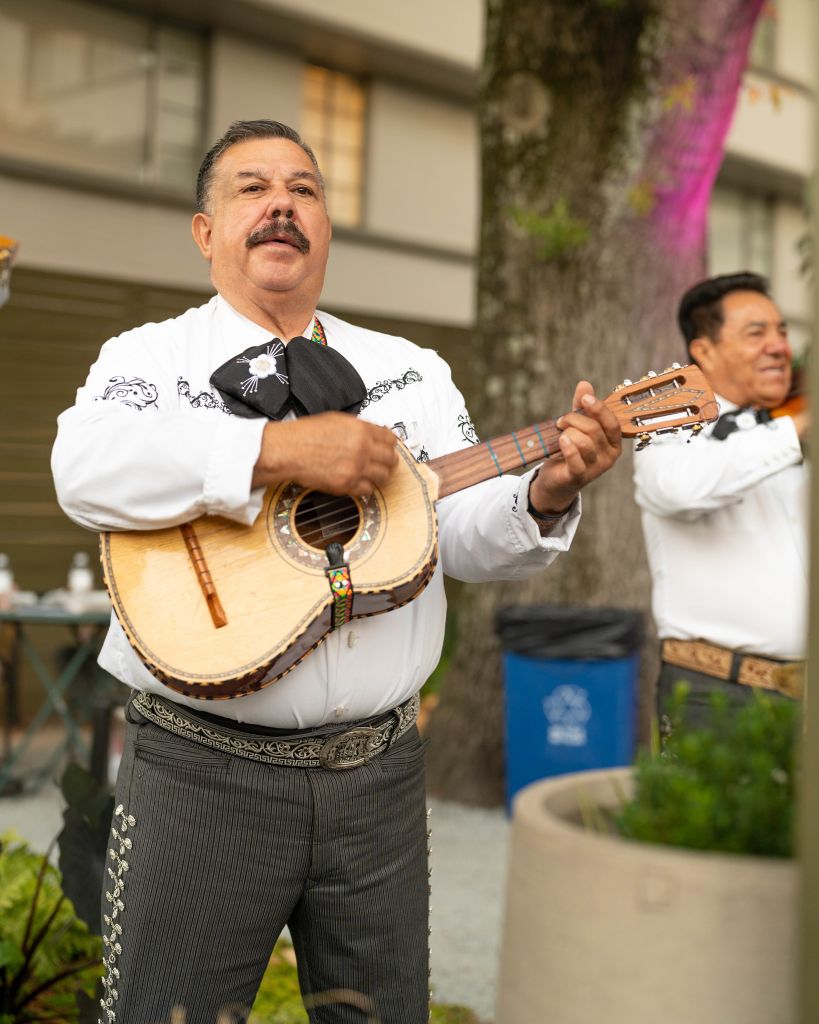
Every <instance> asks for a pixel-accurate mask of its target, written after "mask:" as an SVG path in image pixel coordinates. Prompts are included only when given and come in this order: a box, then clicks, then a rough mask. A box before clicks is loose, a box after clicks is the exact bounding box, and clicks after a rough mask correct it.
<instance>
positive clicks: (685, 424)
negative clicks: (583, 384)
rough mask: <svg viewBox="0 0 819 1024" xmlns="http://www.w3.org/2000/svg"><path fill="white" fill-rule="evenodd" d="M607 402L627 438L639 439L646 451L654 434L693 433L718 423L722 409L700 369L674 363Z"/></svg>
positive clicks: (627, 386) (620, 387) (619, 388)
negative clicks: (716, 421) (712, 423)
mask: <svg viewBox="0 0 819 1024" xmlns="http://www.w3.org/2000/svg"><path fill="white" fill-rule="evenodd" d="M603 401H604V402H605V403H606V405H607V406H608V407H609V409H611V410H612V412H613V413H614V415H615V416H616V417H617V419H618V421H619V423H620V428H621V429H622V431H623V437H637V438H639V440H640V444H639V445H638V446H637V450H638V451H639V449H640V448H644V447H645V446H646V445H647V444H648V443H649V441H650V440H651V438H650V435H651V434H663V433H668V432H669V431H674V430H679V429H680V428H682V429H684V430H691V431H692V432H693V433H698V432H699V431H700V430H702V424H703V423H708V422H710V421H711V420H713V419H716V417H717V415H718V413H719V409H718V407H717V402H716V399H715V398H714V392H713V391H712V390H711V386H710V384H709V383H708V381H707V380H706V379H705V377H704V375H703V372H702V370H701V369H700V368H699V367H698V366H694V365H693V364H692V365H689V366H680V365H679V363H673V364H672V365H671V366H670V367H669V369H667V370H664V371H663V372H662V373H654V372H652V371H649V373H648V374H647V375H646V376H645V377H643V378H642V379H641V380H638V381H636V382H634V383H633V382H632V381H630V380H626V381H624V382H623V383H622V384H620V385H618V386H617V387H616V388H615V389H614V391H612V393H611V394H610V395H609V396H608V397H607V398H605V399H603Z"/></svg>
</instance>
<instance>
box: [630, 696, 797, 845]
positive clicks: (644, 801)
mask: <svg viewBox="0 0 819 1024" xmlns="http://www.w3.org/2000/svg"><path fill="white" fill-rule="evenodd" d="M686 699H687V687H685V686H684V685H682V686H680V687H678V688H677V691H675V694H674V702H673V707H672V712H671V716H670V717H671V721H672V731H671V735H670V737H669V738H668V739H667V740H666V743H665V746H664V749H663V750H662V751H661V752H658V753H654V754H643V755H641V756H639V757H638V759H637V762H636V765H635V770H634V783H635V789H634V796H633V798H632V799H631V800H627V801H625V802H624V804H623V806H622V807H621V809H620V811H619V812H618V813H617V814H616V815H615V823H616V827H617V829H618V831H619V832H620V834H621V835H623V836H626V837H627V838H631V839H640V840H644V841H646V842H650V843H664V844H667V845H670V846H685V847H690V848H693V849H697V850H718V851H723V852H725V853H745V854H756V855H762V856H769V857H790V856H792V855H793V849H794V789H795V782H796V779H795V776H796V768H797V761H796V758H797V739H798V730H799V718H800V714H799V712H800V706H799V704H798V703H797V702H796V701H780V700H772V699H770V698H769V697H767V696H764V695H762V694H758V695H756V696H755V699H754V700H753V701H751V702H750V703H749V704H748V705H746V706H745V707H742V708H739V709H737V708H732V707H729V705H728V703H727V701H726V700H724V699H721V698H718V697H715V698H714V699H713V701H712V714H711V717H710V721H709V724H708V725H707V727H703V728H696V729H694V728H688V727H687V726H686V724H685V704H686Z"/></svg>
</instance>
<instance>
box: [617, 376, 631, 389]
mask: <svg viewBox="0 0 819 1024" xmlns="http://www.w3.org/2000/svg"><path fill="white" fill-rule="evenodd" d="M633 383H634V381H633V380H629V379H628V377H626V378H625V380H624V381H623V383H622V384H621V385H620V387H621V388H627V387H628V386H629V384H633Z"/></svg>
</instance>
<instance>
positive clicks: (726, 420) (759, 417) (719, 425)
mask: <svg viewBox="0 0 819 1024" xmlns="http://www.w3.org/2000/svg"><path fill="white" fill-rule="evenodd" d="M770 419H771V414H770V412H769V411H768V410H767V409H752V408H751V407H750V406H749V405H745V406H743V407H742V408H741V409H732V410H731V412H724V413H723V414H722V416H720V417H719V419H718V420H717V422H716V423H715V424H714V429H713V430H712V431H711V437H713V438H714V440H715V441H724V440H725V438H726V437H728V435H729V434H733V432H734V431H735V430H745V429H748V428H750V427H755V426H756V425H757V423H768V422H769V421H770Z"/></svg>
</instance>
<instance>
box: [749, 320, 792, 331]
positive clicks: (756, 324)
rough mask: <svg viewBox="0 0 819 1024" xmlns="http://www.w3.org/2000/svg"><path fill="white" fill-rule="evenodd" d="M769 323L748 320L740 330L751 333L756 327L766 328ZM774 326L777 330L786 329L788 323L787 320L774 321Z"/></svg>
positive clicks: (767, 321) (766, 321)
mask: <svg viewBox="0 0 819 1024" xmlns="http://www.w3.org/2000/svg"><path fill="white" fill-rule="evenodd" d="M770 322H771V321H769V320H749V321H748V323H747V324H745V325H744V326H743V328H742V330H744V331H753V330H755V329H756V328H758V327H767V326H768V324H769V323H770ZM776 326H777V327H778V328H782V327H787V326H788V321H787V320H777V321H776Z"/></svg>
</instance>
